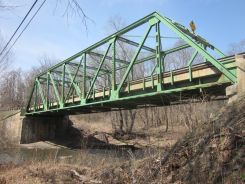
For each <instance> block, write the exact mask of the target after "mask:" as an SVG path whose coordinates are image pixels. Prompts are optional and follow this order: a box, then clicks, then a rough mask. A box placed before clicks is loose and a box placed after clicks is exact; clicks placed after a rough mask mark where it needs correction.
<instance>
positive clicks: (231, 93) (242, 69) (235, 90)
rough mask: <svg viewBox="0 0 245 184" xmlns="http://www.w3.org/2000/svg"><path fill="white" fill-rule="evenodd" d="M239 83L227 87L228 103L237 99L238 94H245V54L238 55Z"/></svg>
mask: <svg viewBox="0 0 245 184" xmlns="http://www.w3.org/2000/svg"><path fill="white" fill-rule="evenodd" d="M235 59H236V66H237V71H236V72H237V83H236V84H233V85H231V86H228V87H227V88H226V96H228V97H229V101H228V103H230V102H232V101H234V100H235V99H237V96H240V95H242V94H245V55H244V54H243V55H236V57H235Z"/></svg>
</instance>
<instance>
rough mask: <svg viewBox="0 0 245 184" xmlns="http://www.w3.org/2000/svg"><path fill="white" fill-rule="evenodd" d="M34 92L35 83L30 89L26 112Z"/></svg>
mask: <svg viewBox="0 0 245 184" xmlns="http://www.w3.org/2000/svg"><path fill="white" fill-rule="evenodd" d="M34 91H35V82H34V84H33V86H32V88H31V93H30V96H29V97H28V102H27V106H26V109H25V111H26V112H27V111H28V110H29V108H30V107H31V100H32V98H33V94H34Z"/></svg>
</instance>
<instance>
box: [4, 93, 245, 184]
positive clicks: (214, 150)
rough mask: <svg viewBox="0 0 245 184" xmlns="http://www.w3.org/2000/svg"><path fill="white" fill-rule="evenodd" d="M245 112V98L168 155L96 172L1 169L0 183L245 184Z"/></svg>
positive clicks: (55, 167) (62, 167)
mask: <svg viewBox="0 0 245 184" xmlns="http://www.w3.org/2000/svg"><path fill="white" fill-rule="evenodd" d="M244 109H245V100H244V97H243V98H239V99H238V100H237V101H236V102H234V103H232V104H229V105H227V106H226V107H224V108H223V109H221V110H220V112H219V114H218V115H217V116H215V118H213V119H212V120H211V121H208V122H204V123H203V124H202V126H199V127H198V128H196V129H194V130H193V131H192V132H189V133H187V134H186V135H185V136H184V137H183V138H181V139H180V140H179V141H178V142H177V143H175V144H174V145H173V146H171V148H170V149H169V150H168V151H166V152H164V153H159V154H157V155H152V156H151V157H149V158H145V159H143V160H140V161H136V160H134V159H132V160H129V161H128V162H125V163H124V164H122V165H120V166H105V165H104V164H103V163H101V164H100V165H98V166H95V167H93V168H86V167H82V166H74V165H67V164H57V163H56V164H54V163H33V164H24V165H8V166H1V167H0V183H118V184H119V183H120V184H121V183H122V184H123V183H134V184H143V183H176V184H177V183H183V184H189V183H201V184H202V183H205V184H206V183H210V184H211V183H215V184H216V183H225V184H233V183H238V184H240V183H244V182H245V144H244V143H245V111H244Z"/></svg>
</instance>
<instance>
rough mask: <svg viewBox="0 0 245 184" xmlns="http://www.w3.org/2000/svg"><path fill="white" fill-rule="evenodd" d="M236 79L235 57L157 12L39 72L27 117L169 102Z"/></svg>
mask: <svg viewBox="0 0 245 184" xmlns="http://www.w3.org/2000/svg"><path fill="white" fill-rule="evenodd" d="M235 83H237V65H236V62H235V57H234V56H225V55H224V54H223V53H222V52H221V51H219V50H218V49H217V48H216V47H215V46H213V45H212V44H210V43H209V42H208V41H207V40H205V39H204V38H202V37H201V36H199V35H197V34H195V33H194V32H193V31H191V30H189V29H188V28H186V27H184V26H183V25H181V24H179V23H177V22H174V21H173V20H171V19H169V18H167V17H165V16H162V15H160V14H159V13H157V12H153V13H151V14H150V15H148V16H146V17H144V18H142V19H140V20H138V21H137V22H135V23H133V24H131V25H129V26H127V27H125V28H123V29H121V30H119V31H118V32H116V33H114V34H112V35H110V36H108V37H106V38H104V39H102V40H101V41H99V42H97V43H95V44H94V45H92V46H90V47H88V48H86V49H84V50H83V51H81V52H79V53H77V54H75V55H73V56H71V57H70V58H68V59H66V60H64V61H63V62H61V63H58V64H57V65H55V66H53V67H51V68H49V69H48V70H47V71H45V72H43V73H41V74H40V75H38V76H37V77H36V78H35V82H34V85H33V87H32V90H31V93H30V98H29V101H28V104H27V107H26V112H25V115H26V116H30V115H38V114H41V115H47V114H73V113H78V112H79V113H91V112H100V111H110V110H116V109H118V108H124V109H126V108H138V107H140V106H144V105H169V104H171V103H173V102H176V101H179V100H180V99H181V100H183V99H188V98H193V97H197V96H200V95H204V94H205V95H208V96H209V97H211V98H212V97H215V96H222V95H225V89H226V87H227V86H230V85H232V84H235Z"/></svg>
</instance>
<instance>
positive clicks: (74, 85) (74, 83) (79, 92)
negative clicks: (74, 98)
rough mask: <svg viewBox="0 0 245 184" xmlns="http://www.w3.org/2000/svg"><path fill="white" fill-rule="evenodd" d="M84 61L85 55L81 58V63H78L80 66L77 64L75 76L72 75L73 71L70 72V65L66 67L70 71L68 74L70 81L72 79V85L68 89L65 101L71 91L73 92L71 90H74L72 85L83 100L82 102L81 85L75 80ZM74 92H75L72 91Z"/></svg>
mask: <svg viewBox="0 0 245 184" xmlns="http://www.w3.org/2000/svg"><path fill="white" fill-rule="evenodd" d="M82 61H83V57H82V58H81V59H80V62H79V64H78V66H77V70H76V72H75V74H74V76H72V75H71V72H70V70H69V69H68V67H67V68H66V70H67V73H68V76H69V78H70V81H71V85H70V88H69V90H68V93H67V96H66V99H65V101H66V100H67V99H68V98H69V96H70V93H71V91H72V87H74V89H75V91H76V93H77V95H78V96H79V98H80V100H81V102H82V96H81V90H80V88H79V86H78V85H77V83H76V82H75V79H76V77H77V74H78V71H79V68H80V66H81V63H82ZM72 93H73V92H72Z"/></svg>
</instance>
